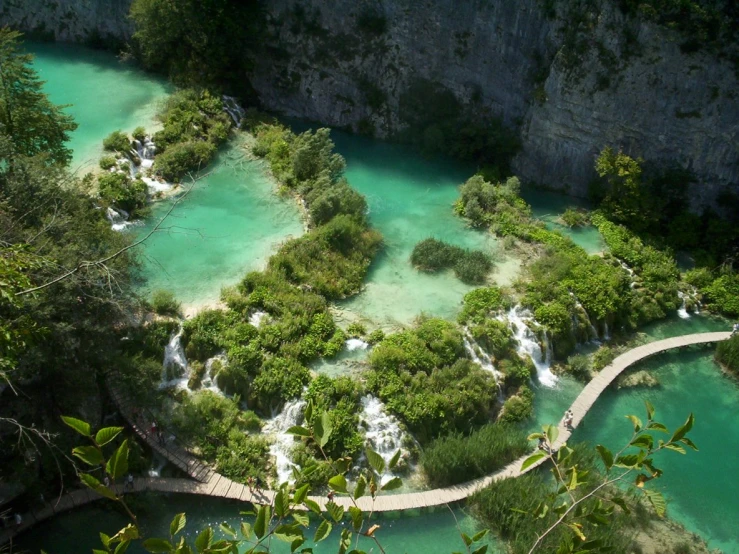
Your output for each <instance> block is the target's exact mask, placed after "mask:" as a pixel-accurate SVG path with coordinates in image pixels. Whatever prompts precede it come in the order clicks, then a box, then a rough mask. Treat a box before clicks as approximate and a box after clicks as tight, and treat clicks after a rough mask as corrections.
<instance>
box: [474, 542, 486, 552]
mask: <svg viewBox="0 0 739 554" xmlns="http://www.w3.org/2000/svg"><path fill="white" fill-rule="evenodd" d="M487 551H488V545H487V544H483V545H482V546H481V547H480V548H478V549H476V550H473V551H472V554H485V553H486V552H487Z"/></svg>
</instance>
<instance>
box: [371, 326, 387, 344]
mask: <svg viewBox="0 0 739 554" xmlns="http://www.w3.org/2000/svg"><path fill="white" fill-rule="evenodd" d="M383 340H385V333H384V331H383V330H382V329H375V330H374V331H372V332H371V333H370V334H369V336H368V337H367V342H368V343H369V344H378V343H380V342H382V341H383Z"/></svg>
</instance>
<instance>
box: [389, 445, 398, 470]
mask: <svg viewBox="0 0 739 554" xmlns="http://www.w3.org/2000/svg"><path fill="white" fill-rule="evenodd" d="M398 460H400V449H398V451H397V452H396V453H395V454H393V457H392V458H390V462H389V463H388V464H387V467H389V468H390V469H395V466H396V465H398Z"/></svg>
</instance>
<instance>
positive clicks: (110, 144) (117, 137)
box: [103, 131, 131, 154]
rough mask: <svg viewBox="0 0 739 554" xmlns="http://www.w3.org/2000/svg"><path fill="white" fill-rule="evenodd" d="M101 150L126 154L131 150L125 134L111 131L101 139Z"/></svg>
mask: <svg viewBox="0 0 739 554" xmlns="http://www.w3.org/2000/svg"><path fill="white" fill-rule="evenodd" d="M103 148H105V150H108V151H110V152H118V153H120V154H126V153H128V151H129V150H131V141H130V140H129V139H128V136H127V135H126V133H124V132H122V131H113V132H112V133H110V134H109V135H108V136H107V137H105V138H104V139H103Z"/></svg>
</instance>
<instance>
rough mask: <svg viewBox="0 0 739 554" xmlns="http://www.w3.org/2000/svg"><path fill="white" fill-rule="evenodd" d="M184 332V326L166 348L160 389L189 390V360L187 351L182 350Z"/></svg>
mask: <svg viewBox="0 0 739 554" xmlns="http://www.w3.org/2000/svg"><path fill="white" fill-rule="evenodd" d="M183 332H184V330H183V329H182V326H180V328H179V330H178V331H177V333H175V334H173V335H172V337H171V338H170V339H169V343H167V346H165V347H164V362H163V364H162V365H163V369H162V383H161V385H159V388H168V387H177V388H187V382H188V380H189V371H188V365H187V358H186V357H185V349H184V348H182V333H183Z"/></svg>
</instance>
